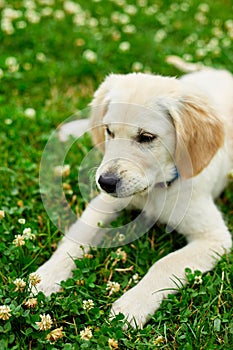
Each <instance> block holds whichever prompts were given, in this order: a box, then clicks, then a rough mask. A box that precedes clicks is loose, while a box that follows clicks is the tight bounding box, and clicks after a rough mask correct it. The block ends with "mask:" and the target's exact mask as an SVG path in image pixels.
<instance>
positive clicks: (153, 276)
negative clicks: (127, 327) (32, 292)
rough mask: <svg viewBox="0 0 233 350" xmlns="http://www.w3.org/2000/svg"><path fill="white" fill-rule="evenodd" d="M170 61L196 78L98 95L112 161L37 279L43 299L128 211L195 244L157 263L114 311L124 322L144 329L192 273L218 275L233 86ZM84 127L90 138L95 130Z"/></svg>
mask: <svg viewBox="0 0 233 350" xmlns="http://www.w3.org/2000/svg"><path fill="white" fill-rule="evenodd" d="M170 61H172V63H173V64H175V65H177V66H179V68H182V69H184V70H186V71H192V72H191V73H189V74H186V75H184V76H183V77H181V78H180V79H176V78H171V77H163V76H159V75H149V74H142V73H132V74H126V75H117V74H111V75H110V76H108V77H107V78H106V79H105V80H104V82H103V83H102V84H101V85H100V87H99V88H98V90H97V91H96V93H95V95H94V99H93V101H92V103H91V110H92V111H91V116H90V126H91V132H92V136H93V141H94V143H95V144H96V145H97V146H98V147H99V148H100V149H101V150H102V151H103V152H104V156H103V160H102V163H101V164H100V166H99V168H98V170H97V172H96V182H97V185H98V187H99V189H100V194H99V195H98V196H97V197H96V198H95V199H93V200H92V201H91V203H90V204H89V205H88V206H87V208H86V210H85V211H84V213H83V215H82V216H81V218H80V219H78V221H77V222H76V223H75V224H73V225H72V226H71V227H70V229H69V230H68V232H67V234H66V235H65V236H64V238H63V239H62V240H61V242H60V244H59V247H58V249H57V251H56V252H55V253H54V254H53V255H52V257H51V258H50V260H49V261H47V262H46V263H45V264H44V265H42V266H41V267H40V268H39V269H38V271H37V272H38V273H39V274H40V275H41V278H42V281H41V283H40V285H39V290H42V291H44V293H45V294H47V295H49V294H51V293H52V292H56V291H58V290H59V283H60V282H61V281H62V280H64V279H66V278H68V277H69V276H70V275H71V272H72V269H73V268H74V267H75V265H74V262H73V260H72V258H81V257H82V255H83V251H82V249H81V248H80V244H82V245H85V246H86V250H88V246H90V245H92V244H93V242H95V240H96V237H99V236H100V234H101V231H103V230H104V228H103V227H104V226H106V225H107V224H108V223H109V222H111V220H113V219H114V218H115V217H116V216H117V215H118V214H119V212H120V210H121V209H122V208H126V207H128V206H133V207H136V208H137V209H139V210H141V211H142V213H143V215H142V217H141V218H140V222H141V220H144V223H145V225H144V226H145V227H146V228H150V227H151V226H152V224H153V223H155V222H156V221H159V222H161V223H164V224H167V227H168V228H169V229H170V230H172V229H176V230H177V231H178V232H179V233H181V234H183V235H184V236H185V238H186V240H187V245H186V246H185V247H183V248H182V249H180V250H177V251H175V252H173V253H171V254H169V255H167V256H165V257H163V258H162V259H160V260H159V261H157V262H156V263H155V264H154V265H153V266H152V267H151V268H150V269H149V271H148V272H147V273H146V275H145V276H144V277H143V278H142V280H141V281H140V282H139V283H138V284H137V285H136V286H135V287H133V288H132V289H130V290H129V291H127V292H126V293H124V294H123V295H122V296H121V297H120V298H119V299H118V300H117V301H116V302H115V303H114V304H113V305H112V310H111V315H112V316H114V315H116V314H118V313H123V314H124V315H125V318H126V319H127V321H128V322H129V323H130V324H131V325H132V326H134V327H135V326H139V327H142V326H143V325H144V324H145V323H146V322H147V321H148V320H149V318H150V316H151V315H153V313H154V312H155V311H156V309H158V307H159V306H160V304H161V302H162V300H163V298H166V297H167V295H168V294H169V293H174V292H175V291H176V290H177V284H178V283H179V282H178V281H180V283H181V284H184V283H185V268H187V267H189V268H191V269H193V270H200V271H201V272H202V273H204V272H206V271H209V270H211V269H213V267H214V265H215V264H216V262H217V261H218V260H219V259H220V257H221V256H222V255H223V254H224V253H227V252H229V250H230V249H231V246H232V239H231V235H230V233H229V231H228V229H227V227H226V225H225V223H224V221H223V219H222V216H221V213H220V212H219V210H218V208H217V207H216V205H215V204H214V199H215V198H216V197H217V196H218V195H219V194H220V193H221V192H222V191H223V189H224V188H225V186H226V185H227V180H228V173H229V171H230V170H231V169H232V168H233V77H232V75H231V74H230V73H229V72H227V71H225V70H215V69H212V68H205V67H202V66H200V65H195V64H191V65H190V64H186V63H185V62H183V61H182V60H180V59H178V58H174V57H173V58H171V59H170ZM81 123H82V126H81V128H83V127H84V129H85V128H86V127H87V125H86V123H87V122H83V121H82V122H81ZM80 125H81V124H79V121H77V122H74V123H73V124H72V125H70V126H69V124H68V125H64V127H63V128H62V129H61V131H60V134H61V138H63V140H64V139H65V138H66V136H67V135H68V134H75V135H76V136H77V135H78V134H79V132H80V130H79V131H78V129H79V126H80ZM76 128H77V130H76V131H75V129H76ZM100 222H101V224H102V225H99V223H100ZM101 226H102V227H101ZM136 226H137V225H135V230H136ZM137 234H138V235H140V233H139V231H138V233H137ZM128 241H129V240H128ZM78 242H79V243H78ZM119 245H120V243H119Z"/></svg>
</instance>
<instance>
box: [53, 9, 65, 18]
mask: <svg viewBox="0 0 233 350" xmlns="http://www.w3.org/2000/svg"><path fill="white" fill-rule="evenodd" d="M53 15H54V18H55V19H57V20H62V19H63V18H65V13H64V11H62V10H55V11H54V13H53Z"/></svg>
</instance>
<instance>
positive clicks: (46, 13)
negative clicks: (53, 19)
mask: <svg viewBox="0 0 233 350" xmlns="http://www.w3.org/2000/svg"><path fill="white" fill-rule="evenodd" d="M52 14H53V9H52V8H51V7H48V6H47V7H44V8H43V9H42V10H41V15H42V16H44V17H49V16H51V15H52Z"/></svg>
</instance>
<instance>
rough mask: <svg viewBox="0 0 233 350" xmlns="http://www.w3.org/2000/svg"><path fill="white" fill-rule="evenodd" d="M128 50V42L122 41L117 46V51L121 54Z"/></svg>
mask: <svg viewBox="0 0 233 350" xmlns="http://www.w3.org/2000/svg"><path fill="white" fill-rule="evenodd" d="M129 49H130V43H129V42H128V41H122V43H120V45H119V50H120V51H122V52H126V51H129Z"/></svg>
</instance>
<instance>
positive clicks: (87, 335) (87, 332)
mask: <svg viewBox="0 0 233 350" xmlns="http://www.w3.org/2000/svg"><path fill="white" fill-rule="evenodd" d="M79 334H80V337H81V339H82V340H89V339H91V338H92V336H93V334H92V331H91V329H90V327H85V328H84V330H82V331H81V332H80V333H79Z"/></svg>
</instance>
